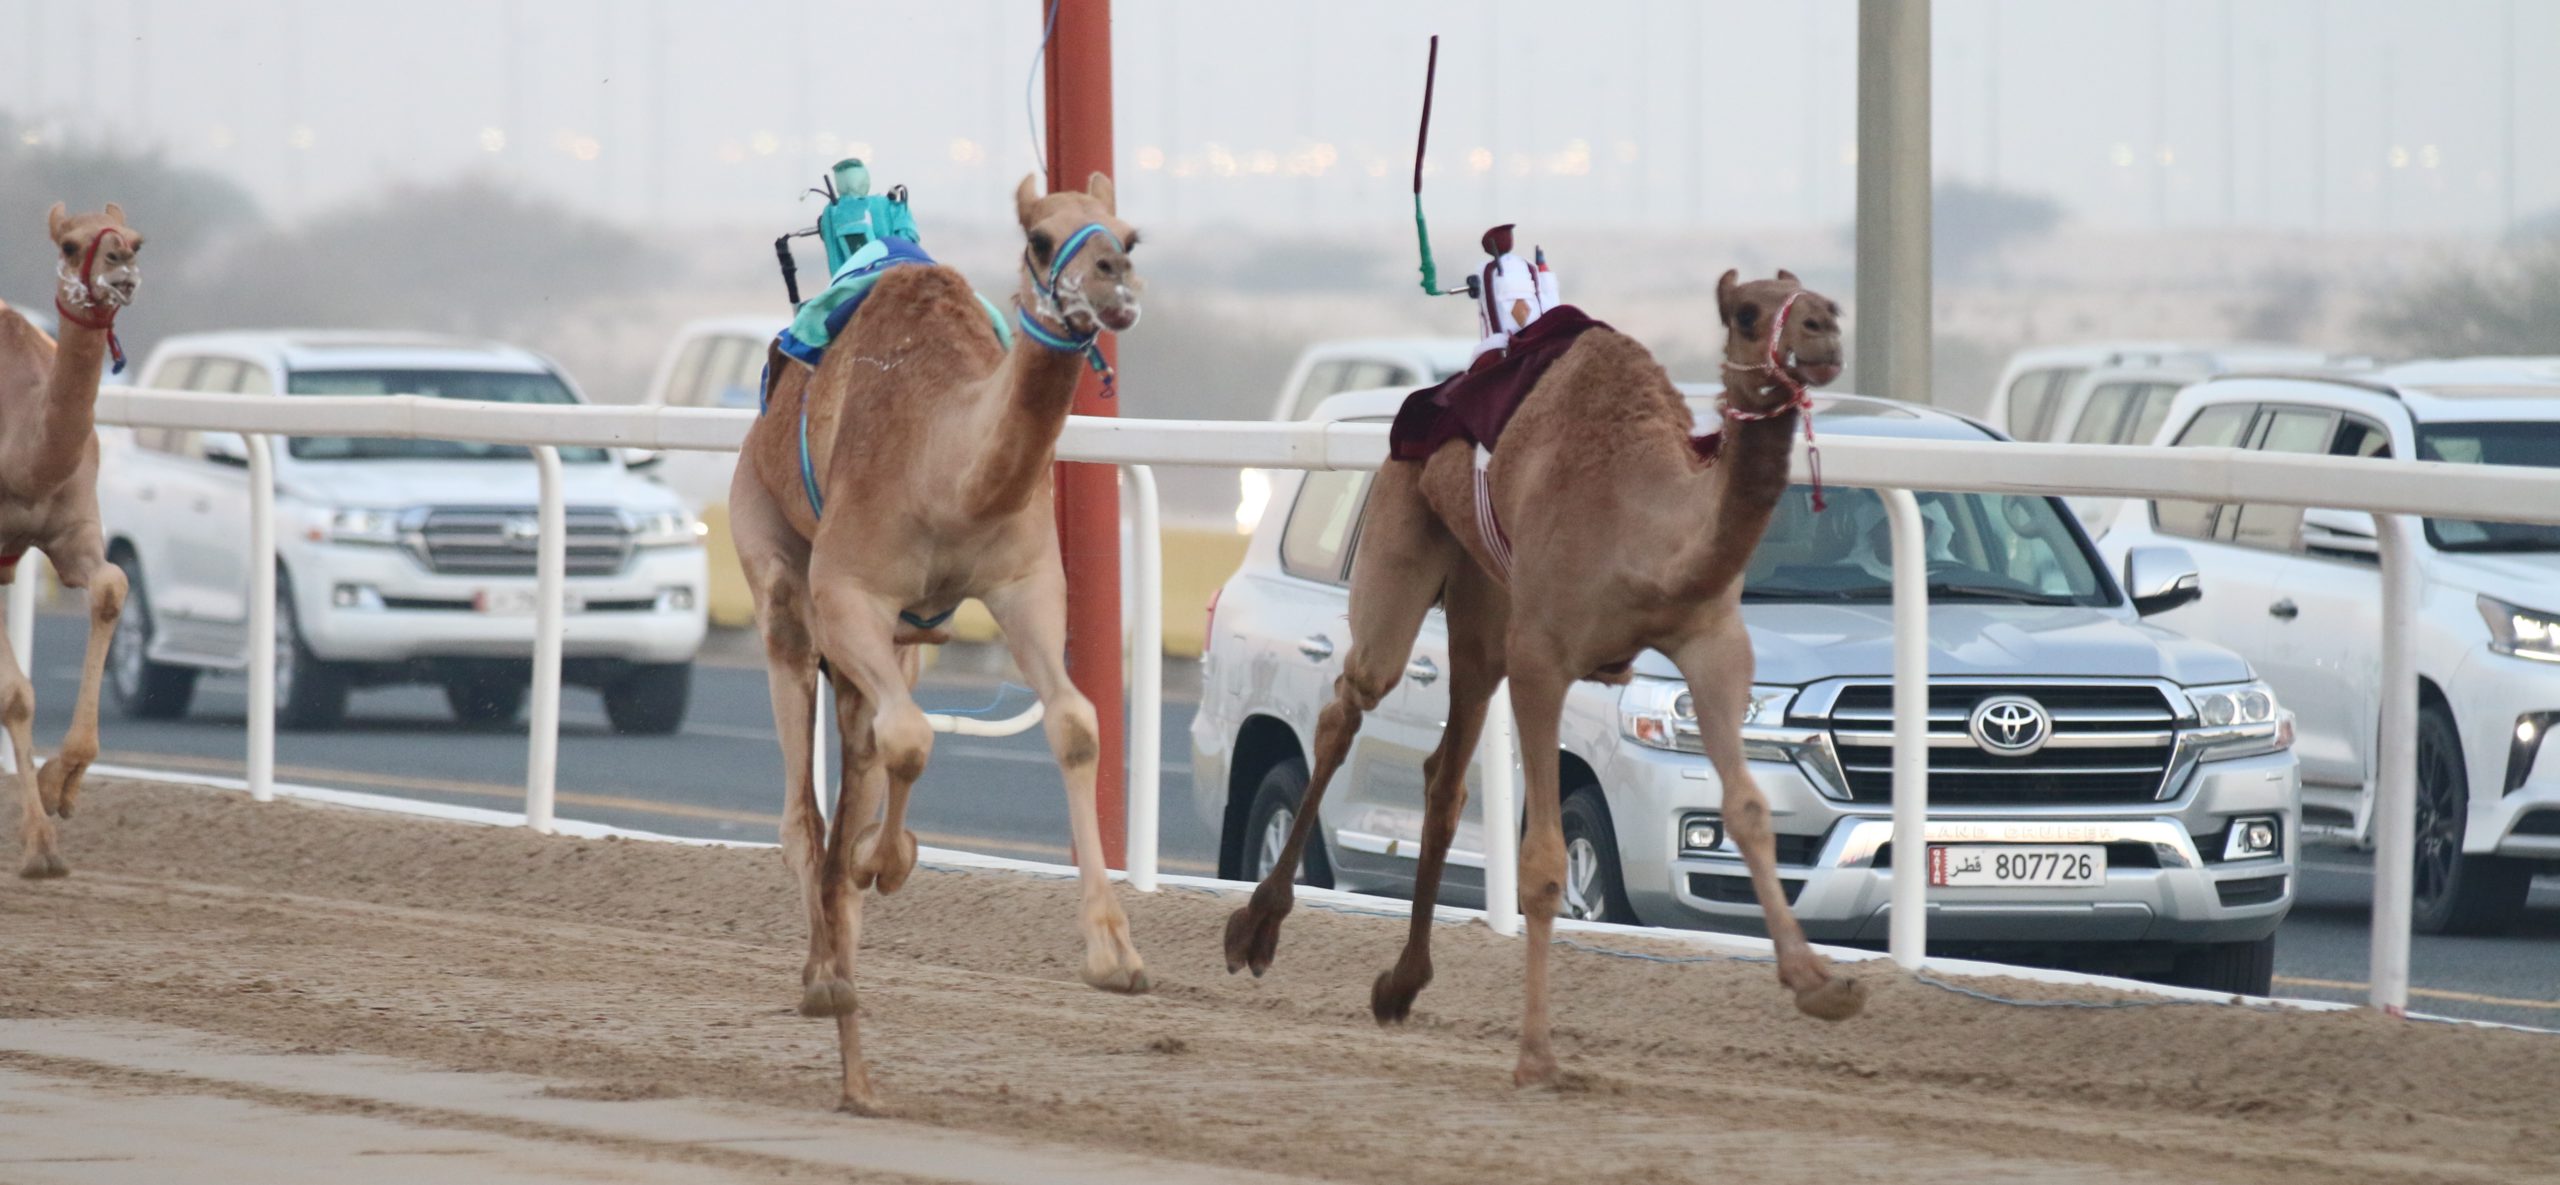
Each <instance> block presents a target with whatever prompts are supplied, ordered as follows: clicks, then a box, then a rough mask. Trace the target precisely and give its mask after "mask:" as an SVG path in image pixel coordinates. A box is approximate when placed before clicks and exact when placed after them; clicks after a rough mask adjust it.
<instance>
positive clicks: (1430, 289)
mask: <svg viewBox="0 0 2560 1185" xmlns="http://www.w3.org/2000/svg"><path fill="white" fill-rule="evenodd" d="M1439 77H1440V35H1439V34H1437V33H1434V34H1432V35H1431V57H1430V61H1429V63H1428V64H1427V65H1425V66H1424V67H1423V71H1422V131H1421V133H1420V134H1419V135H1417V136H1415V137H1414V141H1413V237H1414V241H1415V242H1417V243H1419V244H1421V246H1422V292H1423V295H1425V296H1474V295H1475V294H1476V278H1475V277H1474V276H1469V277H1467V286H1466V288H1465V289H1463V290H1461V291H1457V292H1446V291H1442V290H1441V288H1440V269H1439V267H1438V265H1436V264H1434V263H1432V262H1431V227H1430V225H1429V224H1427V223H1425V222H1424V221H1423V220H1422V154H1423V151H1424V150H1425V149H1427V148H1429V147H1430V146H1431V91H1432V87H1433V84H1434V83H1435V82H1437V81H1438V79H1439Z"/></svg>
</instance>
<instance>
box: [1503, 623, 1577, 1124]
mask: <svg viewBox="0 0 2560 1185" xmlns="http://www.w3.org/2000/svg"><path fill="white" fill-rule="evenodd" d="M1522 641H1523V640H1522V639H1521V638H1519V637H1517V636H1514V638H1513V639H1512V645H1511V655H1510V658H1511V662H1510V666H1511V708H1512V711H1513V713H1514V715H1515V717H1516V719H1517V724H1518V727H1519V730H1520V752H1522V753H1524V754H1529V755H1530V756H1529V759H1528V760H1525V761H1523V762H1521V763H1520V764H1521V767H1522V768H1521V772H1522V774H1524V775H1525V777H1524V778H1523V779H1522V780H1523V781H1524V783H1525V784H1526V789H1525V790H1524V792H1523V805H1524V806H1525V807H1526V808H1527V812H1526V813H1527V816H1528V817H1527V819H1526V820H1525V823H1524V826H1523V828H1522V833H1521V836H1520V916H1521V918H1522V919H1523V920H1524V921H1526V922H1527V923H1528V926H1527V939H1526V945H1527V948H1528V955H1529V970H1528V976H1527V986H1528V998H1527V1003H1526V1006H1525V1007H1524V1008H1523V1010H1522V1013H1521V1018H1520V1062H1519V1065H1517V1066H1516V1067H1514V1068H1513V1069H1512V1071H1511V1081H1512V1083H1513V1084H1514V1085H1517V1086H1546V1085H1550V1084H1552V1083H1554V1082H1555V1078H1556V1055H1555V1048H1554V1046H1553V1044H1552V1043H1551V1042H1550V1039H1549V1038H1550V1033H1551V1029H1550V1025H1549V1022H1548V1018H1547V954H1548V944H1549V942H1550V941H1551V940H1552V938H1553V936H1554V934H1555V925H1556V910H1557V909H1558V907H1560V906H1561V905H1562V904H1563V903H1564V864H1565V862H1564V803H1563V799H1562V794H1563V790H1562V788H1561V787H1560V786H1559V785H1558V782H1559V781H1560V779H1561V777H1562V771H1561V769H1560V768H1559V767H1558V766H1557V764H1556V762H1555V761H1554V760H1553V759H1551V758H1546V757H1544V756H1543V755H1544V754H1549V753H1553V752H1555V751H1556V731H1557V729H1558V728H1560V727H1561V726H1562V724H1563V717H1564V693H1565V689H1566V688H1568V687H1570V686H1572V684H1573V677H1572V676H1571V675H1568V674H1566V673H1565V671H1564V668H1563V665H1562V664H1560V663H1559V662H1557V661H1556V659H1555V658H1554V656H1553V654H1552V651H1551V650H1550V648H1549V647H1548V646H1547V645H1546V644H1545V643H1544V642H1543V641H1537V642H1532V643H1530V645H1529V647H1528V648H1527V650H1526V652H1525V653H1524V647H1523V645H1522ZM1486 825H1487V826H1495V825H1497V824H1496V823H1495V822H1494V821H1493V820H1486Z"/></svg>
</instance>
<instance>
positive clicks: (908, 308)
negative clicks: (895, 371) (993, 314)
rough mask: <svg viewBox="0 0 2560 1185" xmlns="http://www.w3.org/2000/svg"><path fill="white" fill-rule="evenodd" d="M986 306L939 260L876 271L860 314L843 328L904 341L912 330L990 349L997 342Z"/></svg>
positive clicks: (860, 334) (865, 335) (856, 334)
mask: <svg viewBox="0 0 2560 1185" xmlns="http://www.w3.org/2000/svg"><path fill="white" fill-rule="evenodd" d="M989 308H990V306H988V305H985V304H983V303H981V302H980V301H979V299H978V294H977V291H976V290H975V289H973V288H971V287H969V281H968V279H967V278H965V277H963V276H962V275H961V274H960V273H959V272H957V271H955V270H953V269H951V268H948V267H944V266H942V265H941V264H934V265H933V266H930V267H901V268H892V269H890V270H889V271H886V272H883V273H881V275H880V282H879V283H878V285H876V286H875V287H874V288H873V289H872V290H871V295H870V297H869V298H868V299H866V300H865V301H864V302H863V311H862V315H861V316H859V317H856V318H854V319H853V321H852V322H851V323H850V324H848V325H847V326H846V327H845V328H846V332H847V333H848V334H849V335H851V336H854V337H863V338H873V339H874V340H882V341H899V340H904V339H905V338H906V337H907V336H909V335H911V334H915V333H925V334H930V335H932V336H934V337H937V338H942V339H947V340H966V341H983V342H985V343H986V345H987V348H988V350H989V351H990V352H991V353H992V352H993V351H994V350H995V349H996V345H997V342H996V336H995V333H994V332H992V331H990V330H989V329H988V328H987V325H988V317H989V316H990V312H989ZM964 323H965V324H964ZM973 331H974V332H973Z"/></svg>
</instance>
